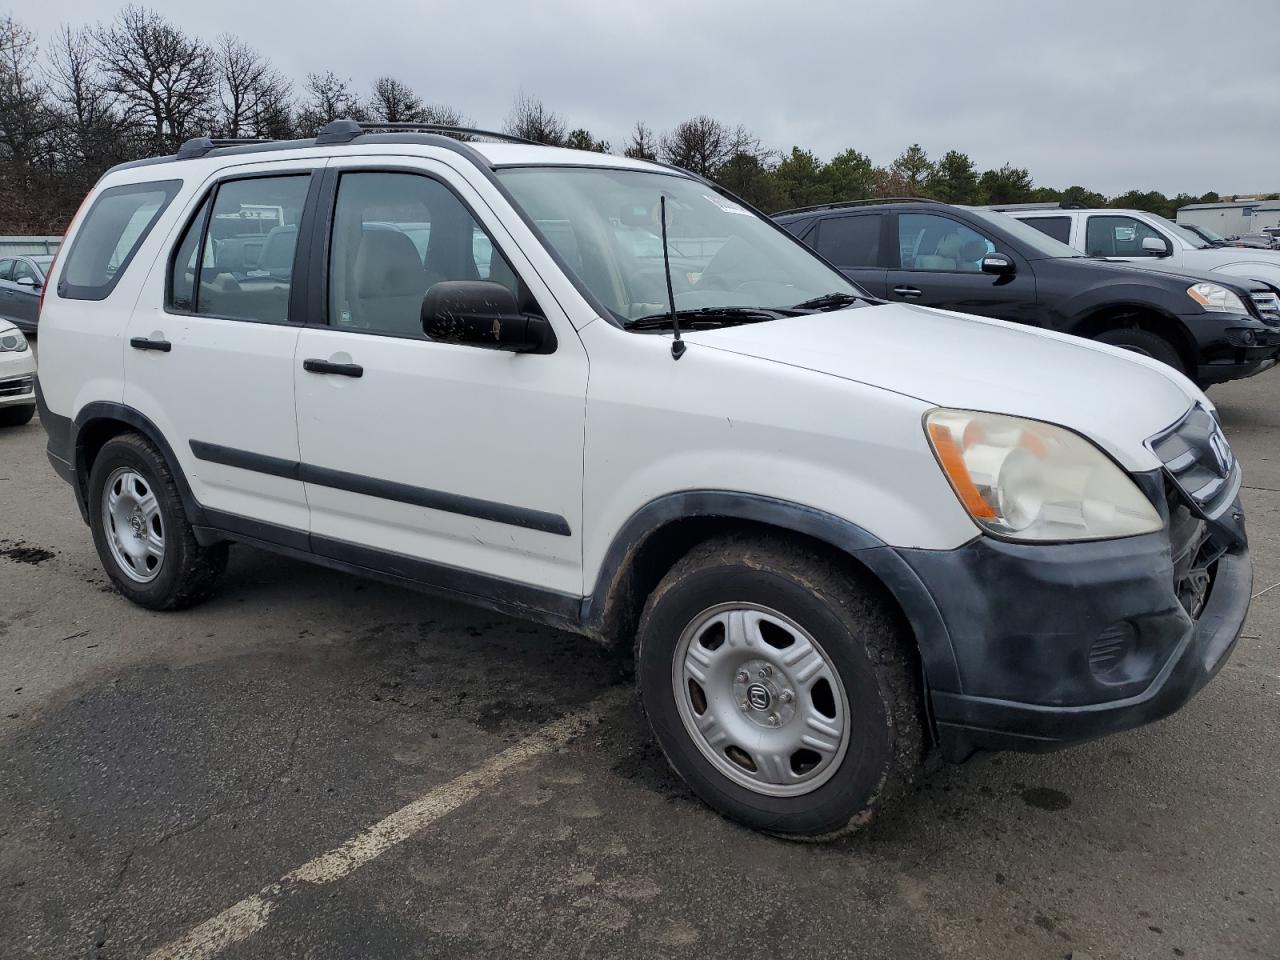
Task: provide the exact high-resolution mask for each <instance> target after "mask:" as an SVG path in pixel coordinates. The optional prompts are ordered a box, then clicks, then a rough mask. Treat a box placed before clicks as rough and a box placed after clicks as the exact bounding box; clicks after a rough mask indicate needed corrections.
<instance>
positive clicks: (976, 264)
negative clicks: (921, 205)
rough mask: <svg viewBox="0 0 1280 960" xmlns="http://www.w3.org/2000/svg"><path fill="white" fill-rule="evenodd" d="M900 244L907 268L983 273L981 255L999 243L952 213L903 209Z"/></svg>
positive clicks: (990, 251)
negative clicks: (917, 211)
mask: <svg viewBox="0 0 1280 960" xmlns="http://www.w3.org/2000/svg"><path fill="white" fill-rule="evenodd" d="M898 245H899V248H900V252H901V256H902V269H904V270H930V271H938V272H946V273H980V272H981V271H982V258H983V257H985V256H986V255H987V254H988V253H992V252H993V251H994V250H995V249H996V245H995V244H994V243H992V242H991V241H990V240H988V239H987V238H986V237H984V236H983V235H982V234H980V233H978V232H977V231H976V230H973V229H972V228H970V227H967V226H965V225H964V224H963V223H960V222H959V221H958V220H952V219H951V218H950V217H940V216H938V215H936V214H932V213H904V214H901V215H900V216H899V217H898Z"/></svg>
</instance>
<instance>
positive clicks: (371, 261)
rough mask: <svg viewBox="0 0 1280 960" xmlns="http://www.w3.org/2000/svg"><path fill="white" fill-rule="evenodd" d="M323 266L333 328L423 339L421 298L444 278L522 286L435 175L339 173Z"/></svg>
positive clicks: (513, 288)
mask: <svg viewBox="0 0 1280 960" xmlns="http://www.w3.org/2000/svg"><path fill="white" fill-rule="evenodd" d="M330 250H331V254H330V263H329V323H330V324H331V325H333V326H334V327H337V328H340V329H348V330H358V331H367V332H370V333H383V334H390V335H392V336H398V337H414V338H418V339H425V335H424V334H423V332H422V318H421V310H422V298H423V296H424V295H425V294H426V292H427V290H428V289H429V288H430V287H431V286H433V285H434V284H437V283H441V282H443V281H448V280H488V281H491V282H493V283H500V284H502V285H503V286H504V287H506V288H507V289H508V290H510V291H511V292H512V294H514V295H515V297H516V300H517V302H519V301H520V300H521V290H520V283H519V281H518V280H517V279H516V275H515V272H514V271H513V270H512V268H511V265H510V264H509V263H508V262H507V259H506V258H505V257H504V256H503V255H502V253H501V252H500V251H499V250H498V249H497V247H496V246H494V244H493V240H492V238H490V236H489V235H488V233H486V232H485V230H484V228H483V227H482V226H480V224H479V223H477V222H476V220H475V218H474V217H472V215H471V213H470V211H468V210H467V208H466V207H465V206H464V205H463V203H462V201H461V200H459V199H458V197H457V196H456V195H455V194H454V193H453V191H451V190H450V189H449V188H448V187H446V186H445V185H444V184H443V183H440V182H439V181H438V180H433V179H431V178H430V177H424V176H421V175H419V174H414V173H374V172H368V173H344V174H343V175H342V178H341V179H340V180H339V181H338V200H337V205H336V208H335V211H334V218H333V240H332V243H331V246H330Z"/></svg>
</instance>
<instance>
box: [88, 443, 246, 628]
mask: <svg viewBox="0 0 1280 960" xmlns="http://www.w3.org/2000/svg"><path fill="white" fill-rule="evenodd" d="M89 524H90V527H91V529H92V531H93V542H94V546H96V547H97V549H98V556H99V557H100V558H101V560H102V566H103V568H104V569H105V570H106V572H107V576H109V577H110V578H111V582H112V583H113V584H115V587H116V589H117V590H119V591H120V592H121V593H123V594H124V595H125V596H126V597H128V598H129V599H130V600H132V601H133V602H134V603H136V604H138V605H139V606H143V607H147V608H149V609H151V610H177V609H180V608H182V607H189V606H191V605H193V604H196V603H199V602H200V601H201V600H204V599H205V598H207V597H208V596H209V595H210V594H211V593H212V592H213V586H214V583H215V582H216V581H217V579H218V577H219V576H221V574H222V572H223V570H225V569H226V566H227V550H228V547H227V544H225V543H219V544H215V545H214V546H211V547H202V546H201V545H200V544H199V543H197V542H196V539H195V534H194V532H193V531H192V529H191V524H190V523H189V522H188V520H187V515H186V511H185V510H184V509H183V506H182V498H181V497H180V496H179V494H178V487H177V484H176V483H175V482H174V479H173V474H172V472H171V471H170V470H169V465H168V464H167V463H166V462H165V459H164V457H163V456H161V455H160V453H159V451H157V450H156V449H155V447H153V446H152V445H151V444H150V443H148V442H147V441H146V440H144V439H143V438H142V437H140V436H138V435H136V434H131V433H130V434H124V435H122V436H119V437H115V438H113V439H111V440H109V441H107V443H106V444H105V445H104V446H103V447H102V449H101V450H100V451H99V452H98V456H97V458H96V459H95V460H94V462H93V470H92V471H91V472H90V475H89Z"/></svg>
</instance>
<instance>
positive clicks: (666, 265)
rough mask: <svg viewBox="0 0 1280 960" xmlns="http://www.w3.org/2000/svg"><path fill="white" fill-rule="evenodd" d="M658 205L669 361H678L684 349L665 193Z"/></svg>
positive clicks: (659, 198)
mask: <svg viewBox="0 0 1280 960" xmlns="http://www.w3.org/2000/svg"><path fill="white" fill-rule="evenodd" d="M658 205H659V207H660V208H661V212H662V267H663V269H664V270H665V271H666V274H667V305H668V306H669V307H670V308H671V329H672V330H674V331H675V334H676V338H675V340H674V341H673V342H672V344H671V359H672V360H679V359H680V358H681V357H683V356H684V352H685V349H686V347H685V344H684V341H683V340H681V339H680V318H679V317H678V316H676V295H675V291H674V290H672V288H671V257H670V255H669V254H668V253H667V195H666V194H665V193H664V194H661V195H659V197H658Z"/></svg>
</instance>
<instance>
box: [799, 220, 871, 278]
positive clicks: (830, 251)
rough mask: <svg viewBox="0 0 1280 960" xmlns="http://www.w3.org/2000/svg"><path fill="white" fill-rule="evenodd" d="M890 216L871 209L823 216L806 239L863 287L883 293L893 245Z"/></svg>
mask: <svg viewBox="0 0 1280 960" xmlns="http://www.w3.org/2000/svg"><path fill="white" fill-rule="evenodd" d="M886 220H887V218H886V217H885V216H884V214H882V213H870V212H868V213H847V214H840V215H833V216H828V217H822V218H821V219H819V220H818V222H817V223H816V224H815V225H814V227H813V229H812V230H810V231H809V233H808V234H807V235H806V236H805V238H804V242H805V243H807V244H808V245H809V246H811V247H813V248H814V249H815V250H816V251H817V252H818V253H820V254H821V255H822V256H823V257H825V258H826V259H827V260H829V261H830V262H831V263H833V264H835V265H836V266H837V267H839V268H840V272H841V273H843V274H844V275H845V276H846V277H848V278H849V279H850V280H852V281H853V282H854V283H856V284H857V285H858V286H860V287H862V289H864V290H866V291H867V292H868V293H870V294H872V295H873V296H877V297H883V296H884V295H885V273H886V272H887V268H888V259H887V256H886V248H887V247H888V245H889V244H888V240H889V237H888V235H887V234H886V233H885V226H886Z"/></svg>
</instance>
